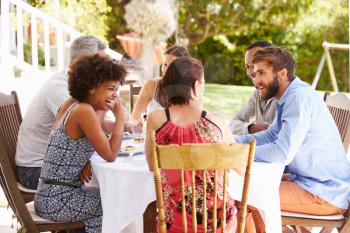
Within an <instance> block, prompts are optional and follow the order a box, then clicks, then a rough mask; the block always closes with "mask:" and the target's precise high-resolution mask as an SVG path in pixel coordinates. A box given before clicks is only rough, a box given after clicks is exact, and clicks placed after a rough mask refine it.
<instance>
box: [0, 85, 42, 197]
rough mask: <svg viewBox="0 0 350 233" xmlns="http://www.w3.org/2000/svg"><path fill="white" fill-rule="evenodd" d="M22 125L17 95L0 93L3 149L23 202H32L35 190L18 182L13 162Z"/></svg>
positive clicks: (0, 122) (14, 93) (0, 123)
mask: <svg viewBox="0 0 350 233" xmlns="http://www.w3.org/2000/svg"><path fill="white" fill-rule="evenodd" d="M21 123H22V115H21V110H20V106H19V102H18V97H17V93H16V92H15V91H12V92H11V94H10V95H6V94H3V93H0V128H1V130H2V132H3V135H4V140H5V148H6V151H7V154H8V155H9V158H10V163H11V168H12V171H13V173H14V174H15V178H16V181H17V183H18V187H19V189H20V191H21V193H22V195H23V198H24V200H25V202H30V201H32V200H34V195H35V192H36V190H32V189H27V188H25V187H24V186H23V185H22V184H20V183H19V182H18V177H17V166H16V162H15V155H16V144H17V136H18V131H19V126H20V124H21Z"/></svg>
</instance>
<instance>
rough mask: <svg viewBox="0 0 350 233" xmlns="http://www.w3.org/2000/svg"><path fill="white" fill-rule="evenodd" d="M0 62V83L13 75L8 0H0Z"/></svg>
mask: <svg viewBox="0 0 350 233" xmlns="http://www.w3.org/2000/svg"><path fill="white" fill-rule="evenodd" d="M0 38H1V62H0V73H1V81H0V82H1V83H3V82H4V81H5V80H4V79H7V80H6V81H8V80H9V79H10V78H12V77H14V75H13V67H12V66H11V63H10V59H9V54H10V3H9V1H8V0H1V32H0Z"/></svg>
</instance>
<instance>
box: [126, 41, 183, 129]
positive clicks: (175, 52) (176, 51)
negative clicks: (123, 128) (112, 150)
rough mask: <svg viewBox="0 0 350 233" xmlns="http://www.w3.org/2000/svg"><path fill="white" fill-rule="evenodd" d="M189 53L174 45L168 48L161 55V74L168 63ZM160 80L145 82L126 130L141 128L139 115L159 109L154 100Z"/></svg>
mask: <svg viewBox="0 0 350 233" xmlns="http://www.w3.org/2000/svg"><path fill="white" fill-rule="evenodd" d="M187 56H190V53H189V52H188V51H187V50H186V49H185V48H184V47H182V46H178V45H174V46H171V47H169V48H168V49H167V50H166V51H165V52H164V55H163V64H162V74H163V75H164V74H165V72H166V70H167V68H168V66H169V65H170V63H171V62H172V61H173V60H174V59H175V58H178V57H187ZM161 79H162V77H160V78H156V79H151V80H147V81H146V83H145V85H144V86H143V87H142V89H141V91H140V94H139V97H138V99H137V101H136V103H135V107H134V109H133V110H132V113H131V116H130V120H129V122H128V123H127V130H128V131H131V128H135V127H136V128H140V129H141V128H142V118H141V114H142V113H144V112H145V111H146V112H147V114H149V113H150V112H151V111H153V110H155V109H157V108H161V106H160V105H159V103H158V102H157V100H156V97H157V86H158V83H159V81H160V80H161Z"/></svg>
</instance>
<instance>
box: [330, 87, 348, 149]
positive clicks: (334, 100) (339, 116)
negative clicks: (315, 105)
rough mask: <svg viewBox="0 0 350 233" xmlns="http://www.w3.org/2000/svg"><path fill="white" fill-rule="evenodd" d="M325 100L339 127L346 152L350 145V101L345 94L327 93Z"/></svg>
mask: <svg viewBox="0 0 350 233" xmlns="http://www.w3.org/2000/svg"><path fill="white" fill-rule="evenodd" d="M324 100H325V102H326V105H327V106H328V109H329V111H330V112H331V114H332V116H333V119H334V121H335V123H336V125H337V127H338V130H339V133H340V136H341V139H342V141H343V145H344V148H345V151H346V152H347V151H348V150H349V144H350V99H349V98H348V97H347V96H346V95H345V94H343V93H337V94H334V95H331V94H330V93H326V94H325V97H324Z"/></svg>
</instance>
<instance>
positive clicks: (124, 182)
mask: <svg viewBox="0 0 350 233" xmlns="http://www.w3.org/2000/svg"><path fill="white" fill-rule="evenodd" d="M127 160H128V158H127V157H118V158H117V159H116V161H114V162H106V161H105V160H103V159H102V158H100V157H99V156H98V155H94V156H93V157H92V158H91V165H92V168H93V171H94V175H95V177H96V179H97V183H98V186H99V187H100V193H101V201H102V209H103V219H102V233H118V232H121V231H122V230H123V229H124V228H125V227H127V229H124V230H123V231H122V232H123V233H126V232H130V233H137V232H143V220H142V216H143V213H144V212H145V210H146V208H147V206H148V204H149V203H150V202H152V201H154V200H155V196H156V195H155V190H154V181H153V173H152V172H150V171H149V170H148V166H147V162H146V159H145V156H144V155H135V156H134V157H132V158H131V159H130V160H128V161H127ZM125 161H127V162H125ZM131 223H133V224H132V225H130V224H131ZM128 225H129V226H128Z"/></svg>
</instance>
